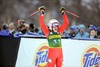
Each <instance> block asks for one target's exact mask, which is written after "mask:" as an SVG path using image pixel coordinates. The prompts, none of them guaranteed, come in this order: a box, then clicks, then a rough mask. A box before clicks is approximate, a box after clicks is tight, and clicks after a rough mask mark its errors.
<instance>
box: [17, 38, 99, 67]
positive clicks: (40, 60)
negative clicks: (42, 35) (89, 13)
mask: <svg viewBox="0 0 100 67" xmlns="http://www.w3.org/2000/svg"><path fill="white" fill-rule="evenodd" d="M62 48H63V57H64V61H63V67H95V66H98V62H99V61H100V41H89V40H88V41H86V40H71V39H62ZM47 56H48V44H47V40H46V39H34V38H22V39H21V43H20V47H19V52H18V56H17V61H16V66H15V67H47V61H48V58H47Z"/></svg>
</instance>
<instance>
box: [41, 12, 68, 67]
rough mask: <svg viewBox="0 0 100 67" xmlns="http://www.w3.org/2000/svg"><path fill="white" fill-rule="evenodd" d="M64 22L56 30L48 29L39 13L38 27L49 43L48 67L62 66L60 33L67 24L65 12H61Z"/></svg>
mask: <svg viewBox="0 0 100 67" xmlns="http://www.w3.org/2000/svg"><path fill="white" fill-rule="evenodd" d="M62 17H63V20H64V23H63V24H62V25H61V26H60V27H59V29H58V32H57V33H55V32H53V31H50V30H49V29H48V27H47V26H46V25H45V23H44V15H43V14H40V27H41V28H42V31H43V33H44V34H45V35H46V38H47V40H48V45H49V52H48V67H55V65H56V67H62V62H63V53H62V44H61V35H62V33H63V32H64V30H65V29H66V27H67V26H68V24H69V21H68V18H67V16H66V14H62Z"/></svg>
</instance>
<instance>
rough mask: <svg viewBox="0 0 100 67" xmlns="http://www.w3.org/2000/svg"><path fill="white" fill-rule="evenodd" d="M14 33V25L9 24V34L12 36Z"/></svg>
mask: <svg viewBox="0 0 100 67" xmlns="http://www.w3.org/2000/svg"><path fill="white" fill-rule="evenodd" d="M15 32H16V30H15V26H14V23H13V22H11V23H10V24H9V33H10V35H11V36H13V35H14V33H15Z"/></svg>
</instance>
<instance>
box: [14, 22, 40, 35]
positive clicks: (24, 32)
mask: <svg viewBox="0 0 100 67" xmlns="http://www.w3.org/2000/svg"><path fill="white" fill-rule="evenodd" d="M21 36H25V37H26V36H31V37H32V36H39V34H37V33H33V32H30V29H29V25H28V24H26V23H24V24H22V25H21V26H20V27H19V31H18V32H16V33H15V34H14V37H21Z"/></svg>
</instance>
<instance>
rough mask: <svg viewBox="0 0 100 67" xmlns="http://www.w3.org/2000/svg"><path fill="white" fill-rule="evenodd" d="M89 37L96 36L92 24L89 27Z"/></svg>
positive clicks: (95, 30)
mask: <svg viewBox="0 0 100 67" xmlns="http://www.w3.org/2000/svg"><path fill="white" fill-rule="evenodd" d="M89 31H90V32H89V38H91V39H94V38H97V29H96V27H95V26H94V25H92V26H90V27H89Z"/></svg>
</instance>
